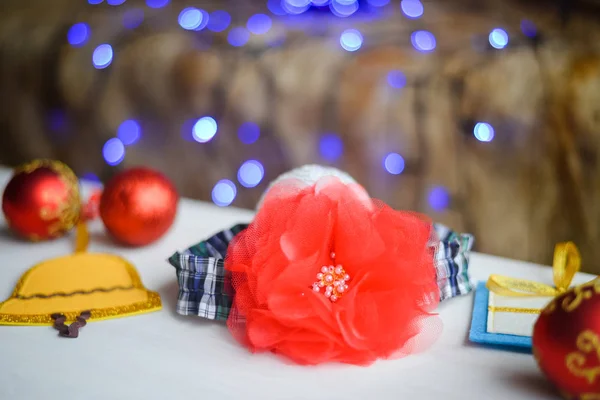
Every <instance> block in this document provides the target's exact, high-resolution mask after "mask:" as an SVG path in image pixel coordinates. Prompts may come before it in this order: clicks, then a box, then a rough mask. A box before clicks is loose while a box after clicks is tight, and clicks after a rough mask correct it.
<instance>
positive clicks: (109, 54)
mask: <svg viewBox="0 0 600 400" xmlns="http://www.w3.org/2000/svg"><path fill="white" fill-rule="evenodd" d="M112 59H113V49H112V46H111V45H110V44H106V43H105V44H101V45H100V46H98V47H96V49H95V50H94V53H93V54H92V63H93V64H94V67H95V68H96V69H104V68H106V67H108V66H109V65H110V64H111V63H112Z"/></svg>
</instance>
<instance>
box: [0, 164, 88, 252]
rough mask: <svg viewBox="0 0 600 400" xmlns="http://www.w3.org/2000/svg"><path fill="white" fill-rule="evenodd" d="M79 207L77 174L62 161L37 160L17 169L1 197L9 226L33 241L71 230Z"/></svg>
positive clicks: (53, 236)
mask: <svg viewBox="0 0 600 400" xmlns="http://www.w3.org/2000/svg"><path fill="white" fill-rule="evenodd" d="M80 209H81V199H80V196H79V186H78V181H77V177H76V176H75V174H74V173H73V171H72V170H71V169H70V168H69V167H67V166H66V165H65V164H63V163H61V162H59V161H53V160H35V161H32V162H29V163H27V164H24V165H22V166H20V167H18V168H16V169H15V171H14V175H13V177H12V178H11V180H10V181H9V182H8V185H7V186H6V188H5V189H4V194H3V196H2V211H3V212H4V216H5V218H6V221H7V223H8V225H9V227H10V228H11V229H12V230H13V231H14V232H15V233H17V234H18V235H20V236H22V237H24V238H27V239H29V240H33V241H38V240H45V239H50V238H55V237H59V236H61V235H63V234H64V233H65V232H67V231H69V230H70V229H71V228H73V226H74V225H75V224H76V223H77V221H78V220H79V213H80Z"/></svg>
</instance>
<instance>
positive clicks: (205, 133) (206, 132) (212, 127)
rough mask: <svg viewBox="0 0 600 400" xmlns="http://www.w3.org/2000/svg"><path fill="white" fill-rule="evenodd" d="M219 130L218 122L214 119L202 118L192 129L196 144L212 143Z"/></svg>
mask: <svg viewBox="0 0 600 400" xmlns="http://www.w3.org/2000/svg"><path fill="white" fill-rule="evenodd" d="M217 130H218V125H217V121H215V119H214V118H212V117H202V118H200V119H199V120H198V121H196V123H195V124H194V127H193V128H192V137H193V138H194V140H195V141H196V142H200V143H206V142H208V141H210V140H211V139H212V138H213V137H214V136H215V135H216V134H217Z"/></svg>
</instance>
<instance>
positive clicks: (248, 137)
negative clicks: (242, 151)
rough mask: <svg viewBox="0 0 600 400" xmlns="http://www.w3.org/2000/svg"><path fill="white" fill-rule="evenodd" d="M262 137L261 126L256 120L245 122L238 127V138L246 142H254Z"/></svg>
mask: <svg viewBox="0 0 600 400" xmlns="http://www.w3.org/2000/svg"><path fill="white" fill-rule="evenodd" d="M259 137H260V127H259V126H258V124H255V123H254V122H244V123H243V124H241V125H240V127H239V129H238V138H239V139H240V141H241V142H242V143H244V144H252V143H254V142H256V141H257V140H258V138H259Z"/></svg>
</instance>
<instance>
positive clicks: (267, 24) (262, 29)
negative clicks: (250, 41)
mask: <svg viewBox="0 0 600 400" xmlns="http://www.w3.org/2000/svg"><path fill="white" fill-rule="evenodd" d="M272 25H273V22H272V21H271V17H269V16H268V15H265V14H254V15H253V16H251V17H250V18H248V23H247V24H246V27H247V28H248V30H249V31H250V32H252V33H254V34H255V35H263V34H265V33H267V32H269V30H270V29H271V26H272Z"/></svg>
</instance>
